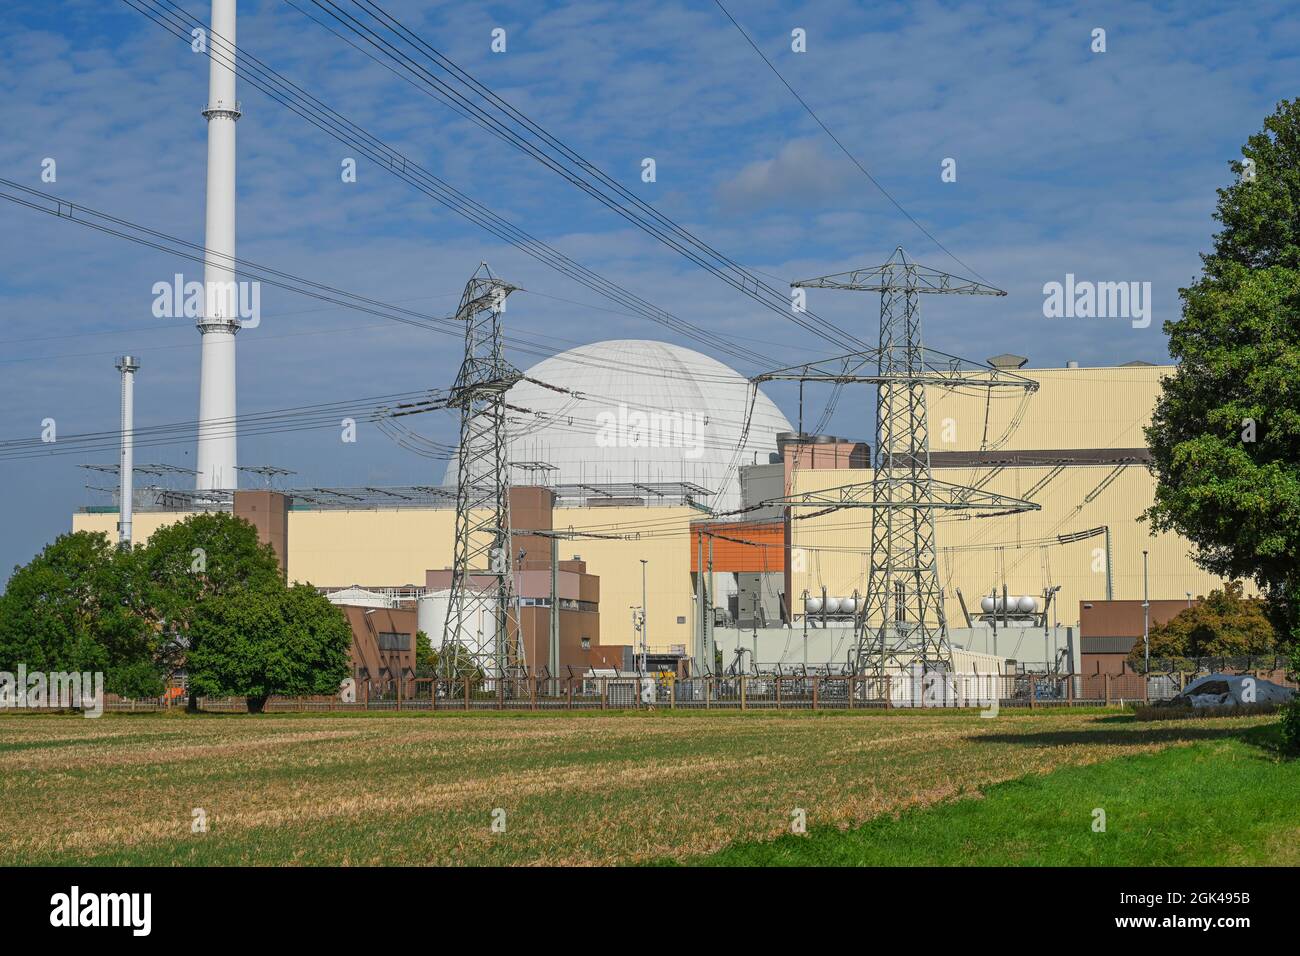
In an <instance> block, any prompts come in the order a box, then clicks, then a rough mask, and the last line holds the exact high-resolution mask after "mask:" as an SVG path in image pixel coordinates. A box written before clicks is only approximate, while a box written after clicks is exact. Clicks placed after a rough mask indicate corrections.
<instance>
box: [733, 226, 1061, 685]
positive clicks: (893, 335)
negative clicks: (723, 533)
mask: <svg viewBox="0 0 1300 956" xmlns="http://www.w3.org/2000/svg"><path fill="white" fill-rule="evenodd" d="M793 285H794V286H795V287H799V288H808V289H842V290H847V291H852V292H879V293H880V340H879V346H878V347H877V348H875V349H872V350H869V351H866V352H857V353H853V354H851V355H847V356H843V357H841V358H838V359H831V360H827V361H823V362H815V363H810V364H808V365H803V366H797V367H793V368H788V369H780V370H777V371H775V372H769V373H766V374H764V375H760V376H758V377H757V378H756V379H755V381H756V382H762V381H774V380H797V381H825V382H837V383H844V382H867V383H872V384H875V385H876V386H877V392H876V436H875V437H876V442H875V467H874V471H873V477H872V480H871V482H870V483H869V484H856V485H844V486H841V487H838V488H831V489H827V490H825V491H820V492H812V493H806V494H792V495H789V496H787V497H785V498H779V499H774V500H773V502H772V503H774V504H781V503H783V504H786V505H788V506H792V507H794V506H806V507H817V508H821V509H836V508H851V507H857V508H864V507H865V508H871V509H872V512H871V576H870V580H869V583H868V588H867V598H866V608H865V611H864V613H863V614H862V615H861V617H860V618H859V626H858V637H857V650H856V661H855V670H856V671H857V672H858V673H860V674H866V675H868V676H874V677H881V676H884V675H885V674H886V673H896V672H897V669H900V668H908V667H910V666H912V665H913V664H920V665H921V667H922V668H923V669H924V670H930V669H933V668H947V669H951V667H952V649H951V646H950V644H949V641H948V625H947V621H946V619H945V617H944V610H943V591H942V589H941V588H940V586H939V569H938V549H937V547H936V545H935V531H934V525H935V511H937V510H947V509H961V510H973V511H985V512H991V513H1012V512H1016V511H1026V510H1033V509H1037V508H1038V505H1036V504H1034V503H1033V502H1029V501H1022V500H1020V499H1017V498H1009V497H1007V496H1004V495H997V494H993V493H991V492H986V491H983V490H980V489H976V488H967V487H963V486H960V485H954V484H951V483H949V482H944V481H936V480H935V478H934V476H933V474H932V473H931V469H930V430H929V422H928V418H927V413H926V388H927V386H945V387H954V386H978V387H988V388H992V387H1012V388H1022V389H1027V390H1029V391H1034V390H1036V389H1037V388H1038V385H1037V383H1036V382H1033V381H1032V380H1030V379H1027V378H1024V377H1023V376H1020V375H1015V374H1013V373H1010V372H1007V371H1005V370H1003V369H997V368H993V367H992V366H989V365H986V364H985V363H982V362H970V361H968V360H965V359H959V358H956V357H955V356H951V355H947V354H945V353H942V352H936V351H934V350H932V349H927V348H925V347H924V345H923V344H922V341H921V316H920V309H919V296H921V295H934V294H939V295H1006V293H1005V292H1003V291H1002V290H1000V289H995V288H993V287H992V286H988V285H985V284H983V283H980V282H975V281H973V280H969V279H962V278H959V277H957V276H953V275H949V274H948V273H946V272H939V271H937V270H935V269H929V268H926V267H924V266H920V265H918V264H916V263H914V262H912V261H911V260H909V259H908V258H907V256H906V255H905V254H904V252H903V250H902V249H901V248H899V249H897V250H895V252H894V254H893V255H892V256H891V257H890V258H889V261H888V262H886V263H885V264H884V265H881V266H876V267H874V268H870V269H859V270H855V271H853V272H845V273H840V274H837V275H829V276H823V277H821V278H818V279H808V280H804V281H801V282H795V283H793ZM872 365H874V366H875V369H874V374H872V373H871V371H870V366H872Z"/></svg>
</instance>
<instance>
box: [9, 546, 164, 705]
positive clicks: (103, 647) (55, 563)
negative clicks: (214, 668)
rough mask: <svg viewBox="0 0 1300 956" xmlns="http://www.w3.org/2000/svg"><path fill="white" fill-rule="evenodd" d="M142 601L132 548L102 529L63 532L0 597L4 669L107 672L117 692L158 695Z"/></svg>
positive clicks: (151, 640)
mask: <svg viewBox="0 0 1300 956" xmlns="http://www.w3.org/2000/svg"><path fill="white" fill-rule="evenodd" d="M142 603H143V602H142V598H141V594H140V581H139V578H138V576H137V574H136V573H135V568H134V566H133V564H132V561H131V558H130V556H129V554H127V553H126V552H121V551H118V550H117V549H116V548H114V547H113V546H112V545H111V544H110V543H109V540H108V538H107V536H105V535H104V534H102V533H91V532H87V531H81V532H77V533H75V534H65V535H61V536H60V537H58V538H57V539H55V540H54V541H53V542H52V543H51V544H49V545H46V547H45V548H44V549H43V550H42V551H41V552H40V554H38V555H36V556H35V557H34V558H33V559H32V560H31V561H30V562H28V563H27V564H26V565H23V566H20V567H18V568H15V569H14V574H13V577H11V578H10V579H9V585H8V587H7V588H6V589H5V593H4V594H3V595H0V670H7V671H10V672H13V671H16V670H17V668H18V665H19V664H25V665H26V666H27V668H28V670H30V671H38V670H39V671H102V672H103V673H104V686H105V689H106V690H108V691H110V692H112V693H118V694H124V695H127V696H137V695H139V696H146V695H154V694H158V693H161V691H162V679H161V677H160V675H159V674H158V671H157V669H156V668H155V667H154V658H155V655H156V650H157V642H156V640H155V635H154V633H153V631H152V629H151V628H150V626H149V624H148V621H147V620H146V619H145V617H144V616H142V615H141V613H140V609H141V606H142Z"/></svg>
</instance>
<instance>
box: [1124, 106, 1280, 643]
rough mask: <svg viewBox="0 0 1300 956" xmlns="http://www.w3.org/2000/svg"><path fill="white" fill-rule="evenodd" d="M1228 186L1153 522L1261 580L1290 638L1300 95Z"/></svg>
mask: <svg viewBox="0 0 1300 956" xmlns="http://www.w3.org/2000/svg"><path fill="white" fill-rule="evenodd" d="M1242 154H1243V156H1244V157H1245V159H1244V160H1243V161H1242V162H1234V163H1233V164H1232V166H1233V169H1234V170H1235V171H1236V172H1237V173H1238V175H1239V176H1240V181H1238V182H1237V183H1235V184H1233V185H1231V186H1228V187H1225V188H1222V189H1220V190H1219V191H1218V196H1219V201H1218V207H1217V210H1216V212H1215V218H1216V219H1217V220H1218V221H1219V222H1220V223H1221V224H1222V225H1223V229H1222V231H1220V232H1218V233H1216V235H1215V236H1214V248H1213V251H1212V252H1210V253H1208V254H1205V255H1203V256H1202V257H1201V258H1202V262H1203V269H1202V274H1201V276H1200V278H1198V279H1197V280H1196V281H1195V282H1194V283H1193V284H1192V285H1191V286H1189V287H1188V288H1186V289H1181V290H1179V294H1180V295H1181V296H1182V300H1183V311H1182V317H1181V318H1180V319H1178V320H1176V321H1169V322H1166V323H1165V326H1164V328H1165V332H1166V333H1167V334H1168V335H1169V351H1170V354H1171V355H1172V356H1173V358H1174V359H1175V360H1177V362H1178V363H1179V364H1178V368H1177V370H1176V371H1175V372H1174V374H1172V375H1171V376H1168V377H1167V378H1166V379H1165V380H1164V382H1163V386H1162V394H1161V396H1160V398H1159V400H1158V402H1157V404H1156V409H1155V414H1154V416H1153V419H1152V423H1151V426H1150V427H1149V428H1148V429H1147V442H1148V444H1149V445H1150V447H1151V454H1152V459H1153V461H1152V470H1153V472H1154V473H1155V475H1156V477H1157V486H1156V495H1155V503H1154V505H1153V506H1152V507H1151V508H1150V509H1149V511H1148V512H1147V516H1148V517H1149V518H1150V520H1151V522H1152V526H1153V528H1154V529H1156V530H1162V531H1175V532H1177V533H1179V534H1181V535H1183V536H1185V537H1186V538H1188V539H1189V540H1191V541H1192V542H1193V543H1194V545H1195V547H1196V557H1197V560H1198V561H1199V563H1200V564H1201V565H1202V566H1203V567H1205V568H1206V569H1208V570H1210V571H1212V572H1214V573H1216V574H1219V575H1222V576H1223V577H1225V578H1247V577H1248V578H1252V579H1254V580H1255V581H1256V582H1257V583H1258V584H1259V586H1260V588H1261V590H1262V591H1263V592H1264V594H1265V595H1266V598H1267V602H1268V610H1269V614H1270V617H1271V618H1272V620H1273V622H1274V623H1275V625H1276V626H1277V628H1278V630H1279V631H1280V632H1281V633H1282V635H1283V638H1284V640H1285V641H1287V642H1294V641H1295V640H1297V638H1300V99H1296V100H1291V101H1286V100H1284V101H1282V102H1281V103H1279V104H1278V107H1277V110H1276V112H1275V113H1274V114H1273V115H1272V116H1270V117H1268V119H1267V120H1265V122H1264V128H1263V130H1262V131H1261V132H1259V133H1256V134H1254V135H1252V136H1251V137H1250V138H1249V140H1248V141H1247V143H1246V145H1245V146H1244V147H1242Z"/></svg>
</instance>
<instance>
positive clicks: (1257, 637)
mask: <svg viewBox="0 0 1300 956" xmlns="http://www.w3.org/2000/svg"><path fill="white" fill-rule="evenodd" d="M1242 591H1243V588H1242V585H1241V582H1240V581H1230V582H1229V583H1228V584H1227V585H1226V586H1225V587H1224V588H1223V589H1222V590H1214V591H1211V592H1210V593H1209V596H1208V597H1203V598H1201V600H1200V601H1199V602H1197V603H1196V604H1193V605H1192V606H1191V607H1189V608H1187V609H1186V610H1183V611H1179V612H1178V614H1177V615H1176V616H1175V617H1172V618H1170V619H1169V620H1168V621H1165V622H1164V623H1163V624H1156V625H1153V626H1152V628H1151V634H1150V641H1151V657H1152V659H1153V660H1154V659H1161V660H1164V659H1173V660H1190V659H1194V658H1198V657H1248V656H1249V657H1256V656H1262V655H1265V654H1274V653H1276V652H1277V651H1278V640H1277V632H1276V630H1274V628H1273V624H1272V622H1271V621H1270V620H1269V618H1268V615H1267V613H1266V609H1265V606H1264V602H1263V601H1261V600H1259V598H1248V597H1243V596H1242ZM1144 657H1145V651H1144V648H1143V645H1142V642H1141V641H1138V642H1137V643H1136V644H1134V645H1133V650H1132V651H1130V652H1129V661H1130V662H1131V663H1132V664H1133V665H1134V666H1135V667H1140V666H1141V664H1142V662H1143V659H1144Z"/></svg>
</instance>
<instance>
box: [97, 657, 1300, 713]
mask: <svg viewBox="0 0 1300 956" xmlns="http://www.w3.org/2000/svg"><path fill="white" fill-rule="evenodd" d="M1197 676H1198V675H1196V674H1194V673H1187V672H1176V673H1163V674H1150V675H1142V674H1137V673H1134V672H1132V671H1128V672H1125V673H1123V674H957V673H949V672H944V671H937V670H934V671H929V672H925V673H922V672H921V671H920V669H919V668H918V669H917V670H916V671H914V672H904V673H899V674H895V675H892V676H888V677H883V678H876V677H869V676H864V675H855V674H834V673H817V674H809V673H793V674H789V673H780V672H775V673H762V672H760V673H752V674H717V675H714V674H709V675H706V676H703V677H686V678H682V677H677V676H676V675H674V674H672V673H641V672H630V673H620V674H618V675H617V676H569V677H548V676H546V675H545V674H543V675H541V676H529V677H512V678H505V679H491V678H483V677H465V678H453V679H447V678H428V677H421V678H410V679H390V680H386V681H358V682H356V683H355V693H354V694H352V695H349V696H346V697H345V696H342V695H339V696H328V697H326V696H320V697H278V696H274V697H271V698H269V699H268V700H267V701H266V704H265V707H264V710H265V712H267V713H286V712H329V711H385V710H387V711H484V710H492V711H509V710H519V711H524V710H527V711H548V710H549V711H560V710H646V709H669V710H677V709H683V710H686V709H692V710H711V709H719V710H726V709H731V710H858V709H873V708H874V709H888V708H950V709H951V708H980V709H985V708H989V707H992V706H993V705H994V702H996V705H997V706H998V707H1008V708H1010V707H1024V708H1030V709H1034V708H1039V707H1104V706H1113V705H1125V704H1133V703H1149V702H1152V701H1159V700H1168V699H1170V698H1172V697H1175V696H1177V695H1178V694H1179V693H1181V692H1182V690H1183V689H1184V688H1185V687H1186V686H1187V685H1188V684H1189V683H1191V682H1192V681H1193V680H1195V679H1196V677H1197ZM1256 676H1268V677H1270V678H1271V679H1277V675H1276V674H1275V673H1270V674H1259V673H1258V672H1256ZM1280 682H1283V683H1286V684H1287V686H1291V687H1295V683H1294V682H1289V681H1285V680H1283V681H1280ZM185 704H186V701H185V700H184V699H183V698H173V699H171V700H170V701H163V700H143V701H141V700H119V699H117V698H115V697H112V696H110V697H109V698H108V699H107V700H106V701H105V704H104V709H105V710H109V711H128V712H130V711H155V710H165V709H171V708H176V707H181V708H183V707H184V706H185ZM198 707H199V709H200V710H201V711H205V712H209V713H244V712H246V711H247V710H248V707H247V702H246V701H245V700H244V699H243V698H212V697H200V698H199V699H198Z"/></svg>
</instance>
